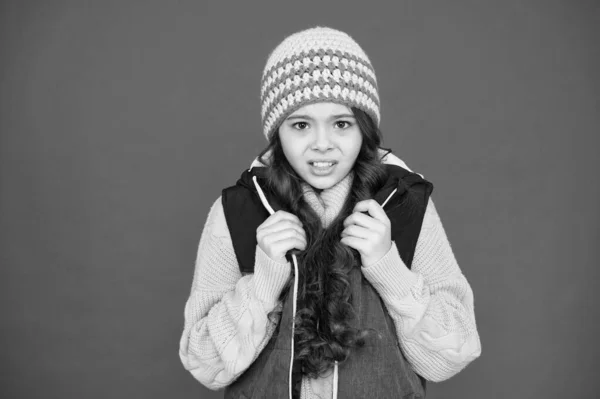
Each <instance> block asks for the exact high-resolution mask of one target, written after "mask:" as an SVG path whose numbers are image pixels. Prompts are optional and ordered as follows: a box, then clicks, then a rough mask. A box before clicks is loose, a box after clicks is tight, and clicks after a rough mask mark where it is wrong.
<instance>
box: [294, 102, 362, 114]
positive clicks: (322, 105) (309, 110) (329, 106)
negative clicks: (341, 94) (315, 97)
mask: <svg viewBox="0 0 600 399" xmlns="http://www.w3.org/2000/svg"><path fill="white" fill-rule="evenodd" d="M338 114H349V115H352V110H351V109H350V107H348V106H347V105H344V104H338V103H334V102H325V101H323V102H318V103H312V104H306V105H304V106H302V107H300V108H298V109H297V110H295V111H294V112H292V113H291V114H290V116H298V115H311V116H315V117H319V116H330V115H338Z"/></svg>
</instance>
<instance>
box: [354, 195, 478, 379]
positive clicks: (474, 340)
mask: <svg viewBox="0 0 600 399" xmlns="http://www.w3.org/2000/svg"><path fill="white" fill-rule="evenodd" d="M362 270H363V273H364V275H365V277H366V278H367V279H368V280H369V281H370V282H371V284H372V285H373V286H374V287H375V289H376V290H377V292H378V293H379V294H380V295H381V297H382V299H383V301H384V303H385V304H386V307H387V309H388V312H389V313H390V316H391V317H392V319H393V320H394V323H395V326H396V332H397V336H398V341H399V343H400V346H401V348H402V350H403V351H404V354H405V355H406V357H407V359H408V361H409V363H410V364H411V366H412V368H413V369H414V370H415V372H416V373H418V374H419V375H421V376H422V377H424V378H425V379H427V380H430V381H434V382H439V381H443V380H446V379H448V378H450V377H452V376H453V375H455V374H457V373H458V372H459V371H461V370H462V369H463V368H464V367H466V366H467V364H469V363H470V362H471V361H473V360H474V359H476V358H477V357H479V356H480V354H481V342H480V339H479V334H478V332H477V327H476V324H475V311H474V299H473V291H472V290H471V287H470V285H469V283H468V281H467V279H466V278H465V276H464V275H463V274H462V272H461V270H460V268H459V266H458V264H457V262H456V259H455V257H454V253H453V251H452V248H451V246H450V243H449V241H448V238H447V236H446V233H445V231H444V228H443V226H442V222H441V220H440V217H439V215H438V213H437V211H436V209H435V206H434V204H433V200H432V199H431V197H430V198H429V202H428V204H427V208H426V211H425V217H424V220H423V225H422V228H421V232H420V234H419V238H418V241H417V245H416V250H415V254H414V257H413V263H412V268H411V269H409V268H407V267H406V265H405V264H404V262H403V261H402V258H401V257H400V254H399V253H398V248H397V247H396V244H395V242H392V247H391V248H390V251H389V252H388V253H387V254H386V255H384V256H383V258H381V259H380V260H379V261H377V262H376V263H374V264H372V265H367V267H362Z"/></svg>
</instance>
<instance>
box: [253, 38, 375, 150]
mask: <svg viewBox="0 0 600 399" xmlns="http://www.w3.org/2000/svg"><path fill="white" fill-rule="evenodd" d="M260 101H261V104H262V112H261V116H262V125H263V133H264V135H265V137H266V138H267V140H268V139H269V138H270V136H271V134H272V133H273V132H274V131H275V129H277V128H278V126H279V125H280V123H281V122H282V121H283V120H284V119H285V118H287V117H288V115H290V114H291V113H292V112H294V111H295V110H297V109H298V108H300V107H302V106H304V105H306V104H310V103H316V102H320V101H330V102H335V103H339V104H344V105H347V106H348V107H352V106H354V107H356V108H359V109H361V110H363V111H365V112H366V113H367V114H368V115H370V116H371V118H373V121H374V122H375V124H376V125H377V126H379V120H380V111H379V108H380V104H379V94H378V90H377V80H376V79H375V70H374V68H373V66H372V65H371V62H370V61H369V58H368V57H367V54H366V53H365V52H364V51H363V50H362V49H361V48H360V46H359V45H358V43H356V42H355V41H354V40H353V39H352V38H351V37H350V36H349V35H348V34H346V33H344V32H341V31H339V30H335V29H332V28H328V27H322V26H317V27H314V28H310V29H306V30H303V31H300V32H297V33H294V34H292V35H290V36H288V37H287V38H285V39H284V40H283V42H281V43H280V44H279V45H278V46H277V47H276V48H275V49H274V50H273V51H272V52H271V54H270V55H269V58H268V60H267V64H266V66H265V69H264V70H263V75H262V81H261V92H260Z"/></svg>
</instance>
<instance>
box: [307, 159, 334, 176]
mask: <svg viewBox="0 0 600 399" xmlns="http://www.w3.org/2000/svg"><path fill="white" fill-rule="evenodd" d="M308 164H309V165H310V169H311V171H312V173H313V174H314V175H317V176H325V175H328V174H330V173H331V172H333V169H335V165H337V162H335V161H311V162H309V163H308Z"/></svg>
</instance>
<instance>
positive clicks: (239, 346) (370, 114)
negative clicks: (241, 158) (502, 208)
mask: <svg viewBox="0 0 600 399" xmlns="http://www.w3.org/2000/svg"><path fill="white" fill-rule="evenodd" d="M261 83H262V88H261V101H262V121H263V132H264V135H265V136H266V138H267V140H268V142H269V144H268V146H267V148H265V150H264V151H263V152H262V153H261V154H259V156H258V157H257V158H256V159H255V160H254V162H253V163H252V164H251V165H250V168H249V169H248V170H245V171H244V172H243V173H242V175H241V177H240V179H239V180H238V181H237V183H236V184H235V185H234V186H231V187H228V188H226V189H224V190H223V192H222V195H221V196H220V197H219V198H218V199H217V200H216V201H215V202H214V204H213V206H212V208H211V209H210V212H209V215H208V218H207V221H206V224H205V226H204V231H203V232H202V237H201V239H200V244H199V247H198V254H197V259H196V266H195V272H194V279H193V283H192V290H191V294H190V297H189V299H188V301H187V303H186V305H185V327H184V331H183V334H182V337H181V341H180V349H179V355H180V358H181V361H182V362H183V365H184V367H185V368H186V369H187V370H189V371H190V372H191V373H192V375H193V376H194V377H195V378H196V379H197V380H198V381H200V382H201V383H202V384H204V385H205V386H206V387H208V388H210V389H220V388H224V387H225V398H283V397H290V398H292V397H295V398H323V399H331V398H367V397H368V398H422V397H424V396H425V384H426V381H427V380H429V381H442V380H445V379H448V378H450V377H452V376H453V375H455V374H456V373H458V372H459V371H460V370H462V369H463V368H464V367H465V366H466V365H467V364H469V363H470V362H471V361H472V360H474V359H475V358H477V357H478V356H479V355H480V353H481V344H480V340H479V335H478V333H477V328H476V324H475V315H474V308H473V292H472V290H471V287H470V286H469V283H468V282H467V280H466V278H465V276H464V275H463V274H462V273H461V270H460V268H459V266H458V264H457V262H456V259H455V257H454V254H453V252H452V249H451V247H450V244H449V242H448V239H447V236H446V234H445V232H444V229H443V227H442V223H441V221H440V218H439V216H438V214H437V211H436V208H435V206H434V204H433V201H432V199H431V192H432V190H433V185H432V184H431V183H430V182H429V181H427V180H425V179H424V178H423V176H422V175H420V174H417V173H414V172H412V171H411V170H410V169H409V168H408V166H407V165H406V164H405V163H404V162H402V161H401V160H400V159H399V158H398V157H396V156H395V155H393V154H392V153H391V151H390V150H387V151H384V150H383V149H382V147H381V145H380V144H381V140H382V138H381V132H380V131H379V128H378V126H379V121H380V112H379V111H380V102H379V95H378V88H377V81H376V79H375V72H374V69H373V66H372V65H371V62H370V61H369V58H368V57H367V55H366V54H365V52H364V51H363V50H362V49H361V48H360V46H359V45H358V44H357V43H356V42H355V41H354V40H353V39H352V38H351V37H350V36H348V35H347V34H345V33H343V32H340V31H338V30H334V29H331V28H326V27H315V28H311V29H307V30H304V31H301V32H297V33H295V34H293V35H291V36H289V37H287V38H286V39H285V40H284V41H283V42H282V43H281V44H280V45H279V46H277V48H275V50H274V51H273V52H272V53H271V54H270V56H269V59H268V61H267V64H266V66H265V69H264V72H263V77H262V82H261Z"/></svg>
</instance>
